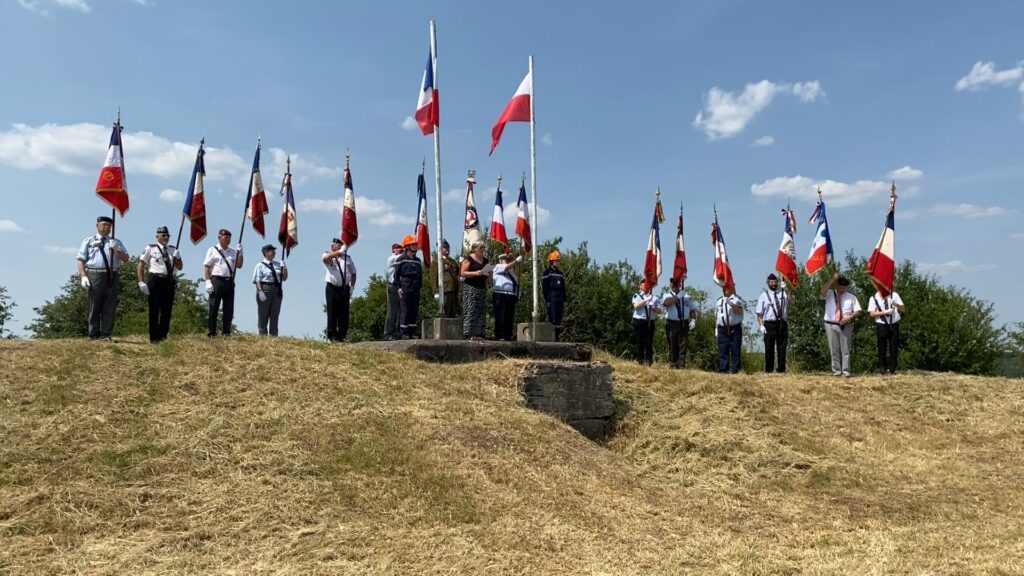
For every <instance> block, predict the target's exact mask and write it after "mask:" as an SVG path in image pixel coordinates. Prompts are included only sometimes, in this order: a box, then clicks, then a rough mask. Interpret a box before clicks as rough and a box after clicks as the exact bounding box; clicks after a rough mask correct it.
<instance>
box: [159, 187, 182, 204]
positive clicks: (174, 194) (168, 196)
mask: <svg viewBox="0 0 1024 576" xmlns="http://www.w3.org/2000/svg"><path fill="white" fill-rule="evenodd" d="M184 198H185V193H184V192H181V191H179V190H173V189H171V188H165V189H163V190H161V191H160V199H161V200H163V201H164V202H178V201H180V200H183V199H184Z"/></svg>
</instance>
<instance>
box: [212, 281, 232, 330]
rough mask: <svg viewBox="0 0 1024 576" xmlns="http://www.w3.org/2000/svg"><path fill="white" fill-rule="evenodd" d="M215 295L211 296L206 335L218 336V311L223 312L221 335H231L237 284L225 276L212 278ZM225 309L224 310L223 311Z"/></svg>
mask: <svg viewBox="0 0 1024 576" xmlns="http://www.w3.org/2000/svg"><path fill="white" fill-rule="evenodd" d="M210 281H212V282H213V294H210V315H209V316H208V317H207V319H206V329H207V330H206V334H207V335H209V336H216V335H217V311H218V310H220V311H221V315H220V316H221V333H223V334H224V335H225V336H227V335H228V334H231V321H232V320H233V319H234V316H235V283H234V281H233V280H232V279H231V278H228V277H225V276H211V277H210ZM222 308H223V309H222Z"/></svg>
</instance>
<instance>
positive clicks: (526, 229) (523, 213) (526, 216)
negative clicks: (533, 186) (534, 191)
mask: <svg viewBox="0 0 1024 576" xmlns="http://www.w3.org/2000/svg"><path fill="white" fill-rule="evenodd" d="M516 235H517V236H519V238H520V239H521V240H522V241H523V251H525V252H529V251H530V250H532V249H533V237H532V234H531V232H530V210H529V203H528V202H527V201H526V183H525V182H524V183H523V184H520V185H519V201H518V202H516Z"/></svg>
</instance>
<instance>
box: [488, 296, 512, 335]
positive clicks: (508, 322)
mask: <svg viewBox="0 0 1024 576" xmlns="http://www.w3.org/2000/svg"><path fill="white" fill-rule="evenodd" d="M518 300H519V297H518V296H516V295H515V294H503V293H501V292H494V293H492V294H491V303H492V304H494V339H495V340H512V333H513V330H512V321H513V320H514V319H515V316H516V302H517V301H518Z"/></svg>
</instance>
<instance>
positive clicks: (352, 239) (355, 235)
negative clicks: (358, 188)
mask: <svg viewBox="0 0 1024 576" xmlns="http://www.w3.org/2000/svg"><path fill="white" fill-rule="evenodd" d="M342 179H343V180H344V181H345V197H344V199H343V200H342V204H341V241H342V242H343V243H344V244H345V246H351V245H352V244H355V243H356V240H358V239H359V225H358V224H357V223H356V193H355V192H354V191H353V190H352V172H350V171H349V169H348V155H346V156H345V171H344V173H343V174H342Z"/></svg>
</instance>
